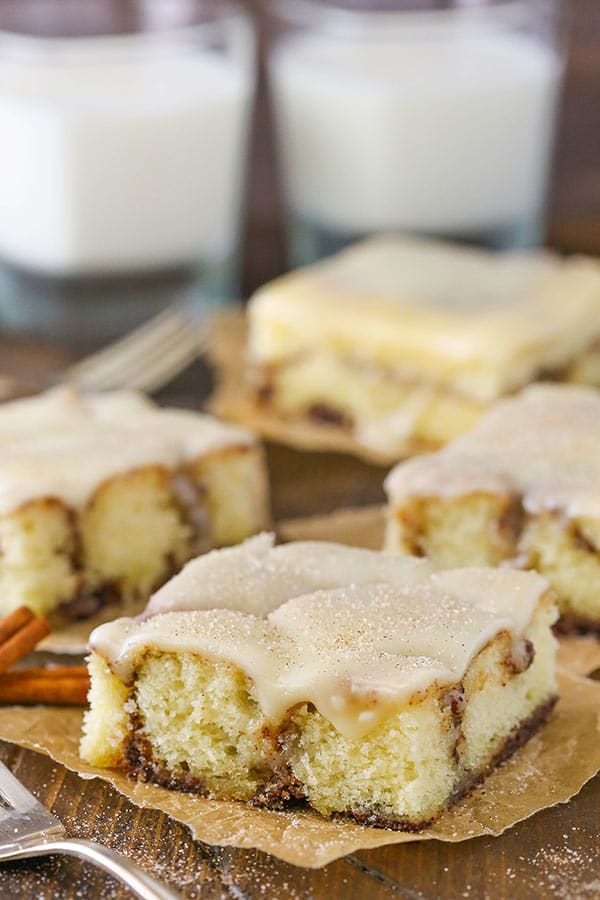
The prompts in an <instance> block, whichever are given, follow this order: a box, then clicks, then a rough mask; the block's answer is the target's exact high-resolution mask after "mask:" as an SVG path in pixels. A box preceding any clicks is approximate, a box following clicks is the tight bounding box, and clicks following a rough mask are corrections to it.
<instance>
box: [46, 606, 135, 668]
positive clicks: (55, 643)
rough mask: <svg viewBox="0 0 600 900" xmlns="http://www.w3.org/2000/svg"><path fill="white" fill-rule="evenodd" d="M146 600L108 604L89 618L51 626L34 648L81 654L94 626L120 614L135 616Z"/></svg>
mask: <svg viewBox="0 0 600 900" xmlns="http://www.w3.org/2000/svg"><path fill="white" fill-rule="evenodd" d="M146 603H147V600H144V599H142V600H137V601H130V602H125V603H119V604H118V605H117V604H109V605H107V606H104V607H102V609H101V610H100V612H99V613H97V615H95V616H90V618H89V619H80V620H79V621H78V622H65V624H64V625H58V626H55V627H54V628H53V630H52V631H51V632H50V634H49V635H48V637H46V638H44V640H43V641H41V642H40V643H39V644H38V645H37V648H36V650H38V651H40V652H42V653H57V654H61V655H62V654H66V655H69V656H83V655H84V654H85V652H86V649H87V643H88V638H89V636H90V634H91V633H92V631H93V630H94V628H96V627H97V626H98V625H104V623H105V622H112V621H113V619H116V618H118V617H120V616H137V614H138V613H141V612H142V610H143V609H144V608H145V606H146Z"/></svg>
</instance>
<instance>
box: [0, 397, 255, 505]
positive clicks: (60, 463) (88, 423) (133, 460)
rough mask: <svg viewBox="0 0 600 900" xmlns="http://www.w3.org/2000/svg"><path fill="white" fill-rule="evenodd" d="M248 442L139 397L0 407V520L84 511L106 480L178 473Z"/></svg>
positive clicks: (44, 400)
mask: <svg viewBox="0 0 600 900" xmlns="http://www.w3.org/2000/svg"><path fill="white" fill-rule="evenodd" d="M252 443H253V438H252V436H251V435H250V434H249V433H248V432H246V431H243V430H242V429H240V428H235V427H233V426H230V425H224V424H222V423H221V422H218V421H217V420H216V419H213V418H211V417H210V416H204V415H200V414H198V413H195V412H188V411H184V410H177V409H160V408H158V407H157V406H155V405H154V404H153V403H152V402H151V401H150V400H148V399H147V398H145V397H144V396H143V395H142V394H138V393H136V392H133V391H115V392H112V393H107V394H96V395H94V394H83V393H81V392H79V391H78V390H76V389H75V388H73V387H59V388H56V389H54V390H51V391H48V392H47V393H44V394H40V395H38V396H36V397H32V398H27V399H25V400H17V401H14V402H11V403H6V404H4V405H2V406H0V514H3V513H10V512H12V511H13V510H15V509H17V508H18V507H19V506H21V505H22V504H24V503H26V502H27V501H29V500H32V499H36V498H41V497H58V498H60V499H61V500H63V501H64V502H65V503H67V504H68V505H70V506H72V507H82V506H84V505H85V503H86V502H87V501H88V500H89V498H90V497H91V496H92V494H93V493H94V491H95V490H96V488H97V487H98V486H99V485H100V484H102V482H103V481H105V480H106V479H107V478H110V477H112V476H114V475H117V474H119V473H122V472H127V471H129V470H131V469H135V468H138V467H140V466H147V465H164V466H166V467H168V468H177V467H178V466H180V465H183V464H185V463H186V462H189V461H191V460H193V459H195V458H197V457H199V456H202V455H203V454H205V453H209V452H210V451H212V450H218V449H221V448H224V447H228V446H239V445H250V444H252Z"/></svg>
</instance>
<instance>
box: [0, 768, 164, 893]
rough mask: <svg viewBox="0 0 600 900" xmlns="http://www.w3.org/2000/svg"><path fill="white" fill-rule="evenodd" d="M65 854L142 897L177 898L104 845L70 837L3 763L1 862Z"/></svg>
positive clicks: (0, 779) (0, 774)
mask: <svg viewBox="0 0 600 900" xmlns="http://www.w3.org/2000/svg"><path fill="white" fill-rule="evenodd" d="M54 853H64V854H66V855H67V856H78V857H80V858H81V859H84V860H87V861H88V862H91V863H94V865H96V866H99V867H100V868H101V869H104V870H105V871H106V872H109V873H110V874H111V875H113V876H114V877H115V878H118V879H120V880H121V881H122V882H123V883H124V884H126V885H127V887H128V888H129V889H130V890H131V891H132V892H133V893H134V894H135V895H136V896H137V897H141V898H142V900H177V894H174V893H173V891H171V890H169V888H167V887H164V886H163V885H161V884H160V883H159V882H158V881H156V880H155V879H154V878H152V877H151V876H150V875H147V874H146V873H145V872H144V871H143V870H142V869H140V868H139V867H138V866H136V865H135V863H132V862H131V861H130V860H128V859H126V858H125V857H124V856H119V854H117V853H113V851H112V850H109V849H108V848H107V847H103V846H102V845H101V844H94V843H92V841H82V840H79V839H78V838H68V837H67V836H66V832H65V829H64V827H63V825H62V823H61V822H59V820H58V819H57V818H56V816H53V815H52V814H51V813H49V812H48V810H47V809H45V808H44V807H43V806H42V804H41V803H39V802H38V801H37V800H36V798H35V797H34V796H33V794H30V793H29V791H28V790H27V788H25V787H24V786H23V785H22V784H21V782H20V781H18V780H17V779H16V778H15V776H14V775H13V774H12V772H11V771H10V770H9V769H7V768H6V766H5V765H3V763H0V862H4V861H7V860H14V859H24V858H26V857H30V856H49V855H51V854H54Z"/></svg>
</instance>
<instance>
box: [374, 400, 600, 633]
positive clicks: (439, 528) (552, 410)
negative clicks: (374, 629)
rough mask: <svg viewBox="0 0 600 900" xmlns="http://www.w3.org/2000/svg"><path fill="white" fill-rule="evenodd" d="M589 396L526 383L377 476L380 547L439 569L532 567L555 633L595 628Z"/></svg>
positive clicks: (593, 403) (599, 496)
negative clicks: (384, 506)
mask: <svg viewBox="0 0 600 900" xmlns="http://www.w3.org/2000/svg"><path fill="white" fill-rule="evenodd" d="M599 448H600V393H598V391H596V390H593V389H592V388H585V387H576V386H567V385H532V386H531V387H529V388H527V389H526V390H524V391H522V392H521V393H520V394H518V395H516V396H515V397H512V398H509V399H505V400H502V401H499V402H498V403H497V404H496V405H495V406H493V407H492V408H491V409H490V410H489V411H488V412H487V413H486V414H485V415H484V416H483V417H482V418H481V419H480V421H479V422H478V423H477V424H476V425H475V426H474V428H473V429H472V430H471V431H470V432H468V433H467V434H465V435H463V436H462V437H460V438H457V439H456V440H455V441H453V442H452V443H450V444H449V445H448V446H447V447H445V448H444V449H443V450H439V451H438V452H436V453H432V454H427V455H425V456H422V457H418V458H415V459H412V460H407V461H406V462H404V463H400V464H399V465H398V466H397V467H396V468H395V469H393V470H392V472H391V473H390V475H389V476H388V478H387V481H386V490H387V494H388V498H389V514H388V529H387V539H386V540H387V548H388V549H389V550H394V551H399V552H402V553H411V554H416V555H418V556H425V557H427V558H428V559H430V560H431V561H432V562H433V564H434V565H436V566H439V567H452V568H453V567H455V566H469V565H487V566H497V565H502V566H512V567H514V568H519V569H536V570H537V571H538V572H541V573H542V574H543V575H545V576H546V577H547V578H548V580H549V581H550V582H551V584H552V585H553V587H554V589H555V591H556V594H557V598H558V605H559V609H560V612H561V621H560V625H559V627H560V628H562V629H563V630H564V631H573V630H575V631H579V630H583V631H588V630H591V631H596V632H597V633H600V453H599Z"/></svg>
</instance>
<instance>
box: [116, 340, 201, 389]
mask: <svg viewBox="0 0 600 900" xmlns="http://www.w3.org/2000/svg"><path fill="white" fill-rule="evenodd" d="M201 352H202V351H201V347H200V344H199V341H198V340H197V338H195V339H194V341H193V343H187V344H186V343H183V342H180V343H178V344H176V345H175V346H173V347H172V348H171V349H170V351H169V352H163V350H161V354H160V358H158V359H156V360H155V361H154V363H153V365H152V367H151V368H148V369H146V370H145V371H140V372H139V374H138V375H137V377H131V378H130V379H129V380H128V382H127V385H128V387H130V388H132V389H134V390H139V391H154V390H157V389H158V388H159V387H161V386H162V385H163V384H167V383H168V382H169V381H170V380H171V379H172V378H174V377H175V375H177V374H178V373H179V372H182V371H183V369H184V368H187V366H188V365H190V364H191V363H192V362H193V361H194V360H195V359H196V358H197V357H198V356H199V355H200V353H201Z"/></svg>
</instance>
